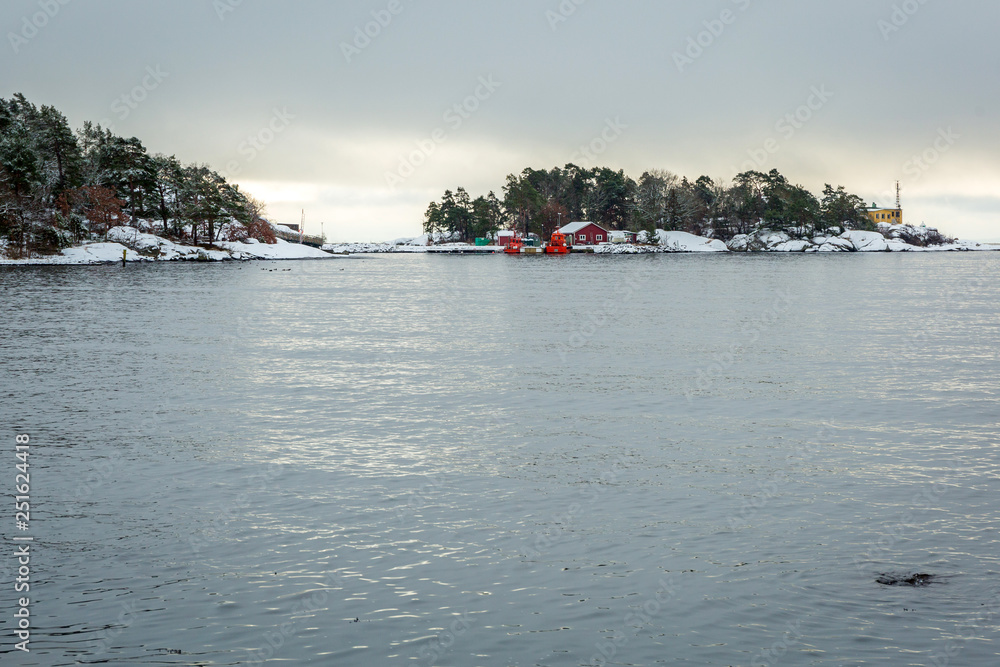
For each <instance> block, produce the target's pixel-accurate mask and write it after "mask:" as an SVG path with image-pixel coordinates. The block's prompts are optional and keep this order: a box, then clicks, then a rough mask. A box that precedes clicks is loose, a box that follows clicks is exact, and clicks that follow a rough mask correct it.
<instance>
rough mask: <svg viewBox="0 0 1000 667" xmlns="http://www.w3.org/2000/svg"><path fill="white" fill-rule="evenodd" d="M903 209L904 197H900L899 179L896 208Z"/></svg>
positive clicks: (897, 182)
mask: <svg viewBox="0 0 1000 667" xmlns="http://www.w3.org/2000/svg"><path fill="white" fill-rule="evenodd" d="M902 209H903V205H902V199H900V191H899V181H896V210H897V211H901V210H902Z"/></svg>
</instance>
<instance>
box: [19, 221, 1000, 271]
mask: <svg viewBox="0 0 1000 667" xmlns="http://www.w3.org/2000/svg"><path fill="white" fill-rule="evenodd" d="M921 232H922V230H921V228H913V227H903V226H884V228H883V227H880V230H879V231H878V232H867V231H857V230H849V231H845V232H842V233H840V234H837V235H836V236H834V235H830V236H822V235H818V236H815V237H812V238H808V239H801V238H800V239H794V238H792V237H791V236H790V235H789V234H787V233H786V232H773V231H768V230H763V231H760V232H757V233H755V234H751V235H739V236H736V237H733V238H732V239H731V240H730V241H729V243H724V242H722V241H720V240H718V239H710V238H706V237H703V236H696V235H694V234H689V233H687V232H677V231H669V232H668V231H663V230H658V232H657V239H658V241H659V244H653V245H648V244H634V243H605V244H601V245H597V246H586V248H587V249H588V250H590V251H592V252H593V253H594V254H602V255H639V254H651V253H702V252H708V253H727V252H753V253H756V252H789V253H790V252H802V253H830V252H956V251H1000V245H990V244H985V243H978V242H975V241H954V242H950V243H944V244H938V245H924V246H921V245H914V244H911V243H907V242H906V241H904V240H903V238H908V239H910V240H914V239H916V240H918V241H919V240H920V234H921ZM106 238H107V240H106V241H95V242H89V243H84V244H81V245H78V246H73V247H71V248H66V249H64V250H63V251H62V252H61V253H59V254H57V255H48V256H43V257H31V258H25V259H6V258H0V266H35V265H93V264H114V263H118V262H121V261H122V253H123V251H124V253H125V261H126V262H176V261H186V262H224V261H248V260H293V259H331V258H334V257H337V256H343V255H358V254H376V253H379V254H380V253H410V254H413V253H429V252H441V251H444V250H448V249H449V248H453V249H459V248H467V247H468V245H467V244H461V243H441V242H440V240H438V242H437V243H435V244H433V245H428V244H427V241H428V239H427V236H426V235H425V236H419V237H415V238H412V239H397V240H395V241H392V242H389V243H330V244H327V245H325V246H323V249H322V250H320V249H319V248H313V247H311V246H307V245H301V244H298V243H289V242H287V241H284V240H282V239H278V240H277V243H273V244H268V243H261V242H259V241H256V240H254V239H249V240H248V241H246V242H240V241H216V242H215V243H214V244H213V247H212V248H203V247H198V246H189V245H182V244H179V243H176V242H174V241H171V240H169V239H165V238H162V237H160V236H156V235H155V234H149V233H146V232H141V231H139V230H138V229H135V228H134V227H114V228H112V229H110V230H109V231H108V233H107V237H106Z"/></svg>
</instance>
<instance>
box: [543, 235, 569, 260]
mask: <svg viewBox="0 0 1000 667" xmlns="http://www.w3.org/2000/svg"><path fill="white" fill-rule="evenodd" d="M545 254H546V255H568V254H569V246H568V245H567V244H566V235H565V234H563V233H562V232H558V231H556V232H552V238H551V239H550V240H549V242H548V243H547V244H546V246H545Z"/></svg>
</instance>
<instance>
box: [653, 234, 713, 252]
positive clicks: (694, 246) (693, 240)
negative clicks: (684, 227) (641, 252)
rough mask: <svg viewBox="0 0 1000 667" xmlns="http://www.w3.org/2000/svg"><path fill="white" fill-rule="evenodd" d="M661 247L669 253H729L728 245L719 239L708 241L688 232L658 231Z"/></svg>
mask: <svg viewBox="0 0 1000 667" xmlns="http://www.w3.org/2000/svg"><path fill="white" fill-rule="evenodd" d="M656 235H657V238H658V239H659V241H660V245H661V246H663V247H664V248H665V249H666V250H667V251H668V252H728V251H729V248H727V247H726V244H725V243H723V242H722V241H719V240H718V239H706V238H705V237H703V236H695V235H694V234H688V233H687V232H665V231H663V230H662V229H658V230H656Z"/></svg>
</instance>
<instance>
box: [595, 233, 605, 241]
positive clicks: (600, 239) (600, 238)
mask: <svg viewBox="0 0 1000 667" xmlns="http://www.w3.org/2000/svg"><path fill="white" fill-rule="evenodd" d="M594 238H596V239H597V241H598V242H601V241H603V240H604V234H598V235H597V236H595V237H594Z"/></svg>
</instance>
